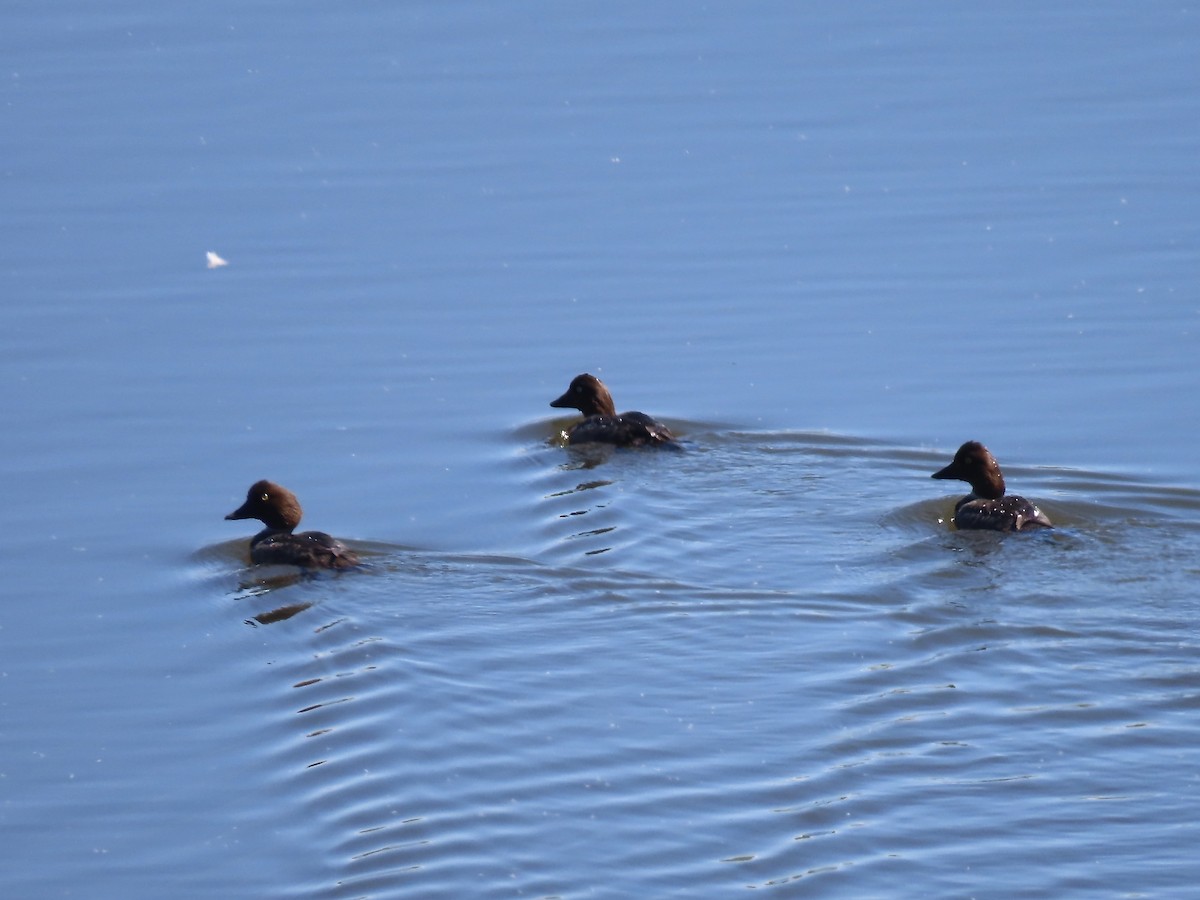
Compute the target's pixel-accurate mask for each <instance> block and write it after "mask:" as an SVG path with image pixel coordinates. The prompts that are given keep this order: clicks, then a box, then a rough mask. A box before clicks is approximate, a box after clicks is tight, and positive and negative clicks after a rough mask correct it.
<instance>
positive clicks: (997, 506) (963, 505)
mask: <svg viewBox="0 0 1200 900" xmlns="http://www.w3.org/2000/svg"><path fill="white" fill-rule="evenodd" d="M954 525H955V527H957V528H965V529H976V530H988V531H1032V530H1034V529H1036V528H1053V527H1054V526H1053V525H1052V524H1050V520H1049V519H1048V518H1047V517H1046V514H1045V513H1043V512H1042V511H1041V510H1040V509H1038V508H1037V507H1036V506H1034V505H1033V504H1032V503H1030V502H1029V501H1028V500H1026V499H1025V498H1024V497H1017V496H1009V497H1001V498H1000V499H999V500H982V499H980V498H978V497H975V496H974V495H968V496H966V497H963V498H962V499H961V500H959V501H958V505H957V506H955V508H954Z"/></svg>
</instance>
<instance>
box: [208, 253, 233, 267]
mask: <svg viewBox="0 0 1200 900" xmlns="http://www.w3.org/2000/svg"><path fill="white" fill-rule="evenodd" d="M205 256H206V257H207V258H208V267H209V268H210V269H219V268H221V266H227V265H229V261H228V260H224V259H221V257H219V256H217V254H215V253H213V252H212V251H211V250H209V251H208V253H206V254H205Z"/></svg>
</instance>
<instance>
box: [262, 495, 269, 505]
mask: <svg viewBox="0 0 1200 900" xmlns="http://www.w3.org/2000/svg"><path fill="white" fill-rule="evenodd" d="M261 499H262V501H263V502H264V503H266V502H267V501H268V500H270V499H271V495H270V494H263V495H262V497H261Z"/></svg>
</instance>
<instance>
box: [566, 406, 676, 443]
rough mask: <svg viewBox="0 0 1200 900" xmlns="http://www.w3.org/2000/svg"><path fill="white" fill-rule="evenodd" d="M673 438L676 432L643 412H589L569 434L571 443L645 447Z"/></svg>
mask: <svg viewBox="0 0 1200 900" xmlns="http://www.w3.org/2000/svg"><path fill="white" fill-rule="evenodd" d="M674 440H675V436H674V435H673V434H671V431H670V429H668V428H667V426H666V425H664V424H662V422H656V421H655V420H654V419H652V418H650V417H649V416H648V415H646V414H645V413H640V412H627V413H621V415H619V416H588V417H587V418H586V419H584V420H583V421H582V422H580V423H579V424H578V425H576V426H575V427H574V428H572V429H571V431H570V432H569V433H568V434H567V442H568V443H570V444H587V443H596V444H614V445H616V446H618V447H642V446H646V445H653V444H666V443H670V442H671V441H674Z"/></svg>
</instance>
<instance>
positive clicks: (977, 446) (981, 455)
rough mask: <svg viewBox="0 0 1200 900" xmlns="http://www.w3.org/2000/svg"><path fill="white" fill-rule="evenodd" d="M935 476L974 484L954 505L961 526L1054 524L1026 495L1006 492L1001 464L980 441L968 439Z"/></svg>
mask: <svg viewBox="0 0 1200 900" xmlns="http://www.w3.org/2000/svg"><path fill="white" fill-rule="evenodd" d="M930 477H931V478H942V479H954V480H957V481H965V482H967V484H969V485H971V493H969V494H967V496H965V497H963V498H962V499H961V500H959V501H958V503H956V504H955V505H954V524H955V526H956V527H957V528H970V529H987V530H990V531H1031V530H1033V529H1035V528H1053V527H1054V526H1053V525H1051V524H1050V520H1049V519H1048V518H1046V515H1045V513H1043V512H1042V511H1041V510H1040V509H1038V508H1037V507H1036V506H1034V505H1033V504H1032V503H1030V502H1029V501H1028V500H1026V499H1025V498H1024V497H1016V496H1012V495H1009V496H1007V497H1006V496H1005V495H1004V476H1003V475H1002V474H1001V473H1000V464H999V463H997V462H996V457H994V456H992V454H991V453H990V452H989V451H988V448H987V447H985V446H983V444H981V443H979V441H967V442H966V443H965V444H963V445H962V446H961V447H959V448H958V452H957V453H955V454H954V461H953V462H951V463H950V465H948V466H946V467H945V468H944V469H939V470H938V471H937V472H934V473H933V475H931V476H930Z"/></svg>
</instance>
